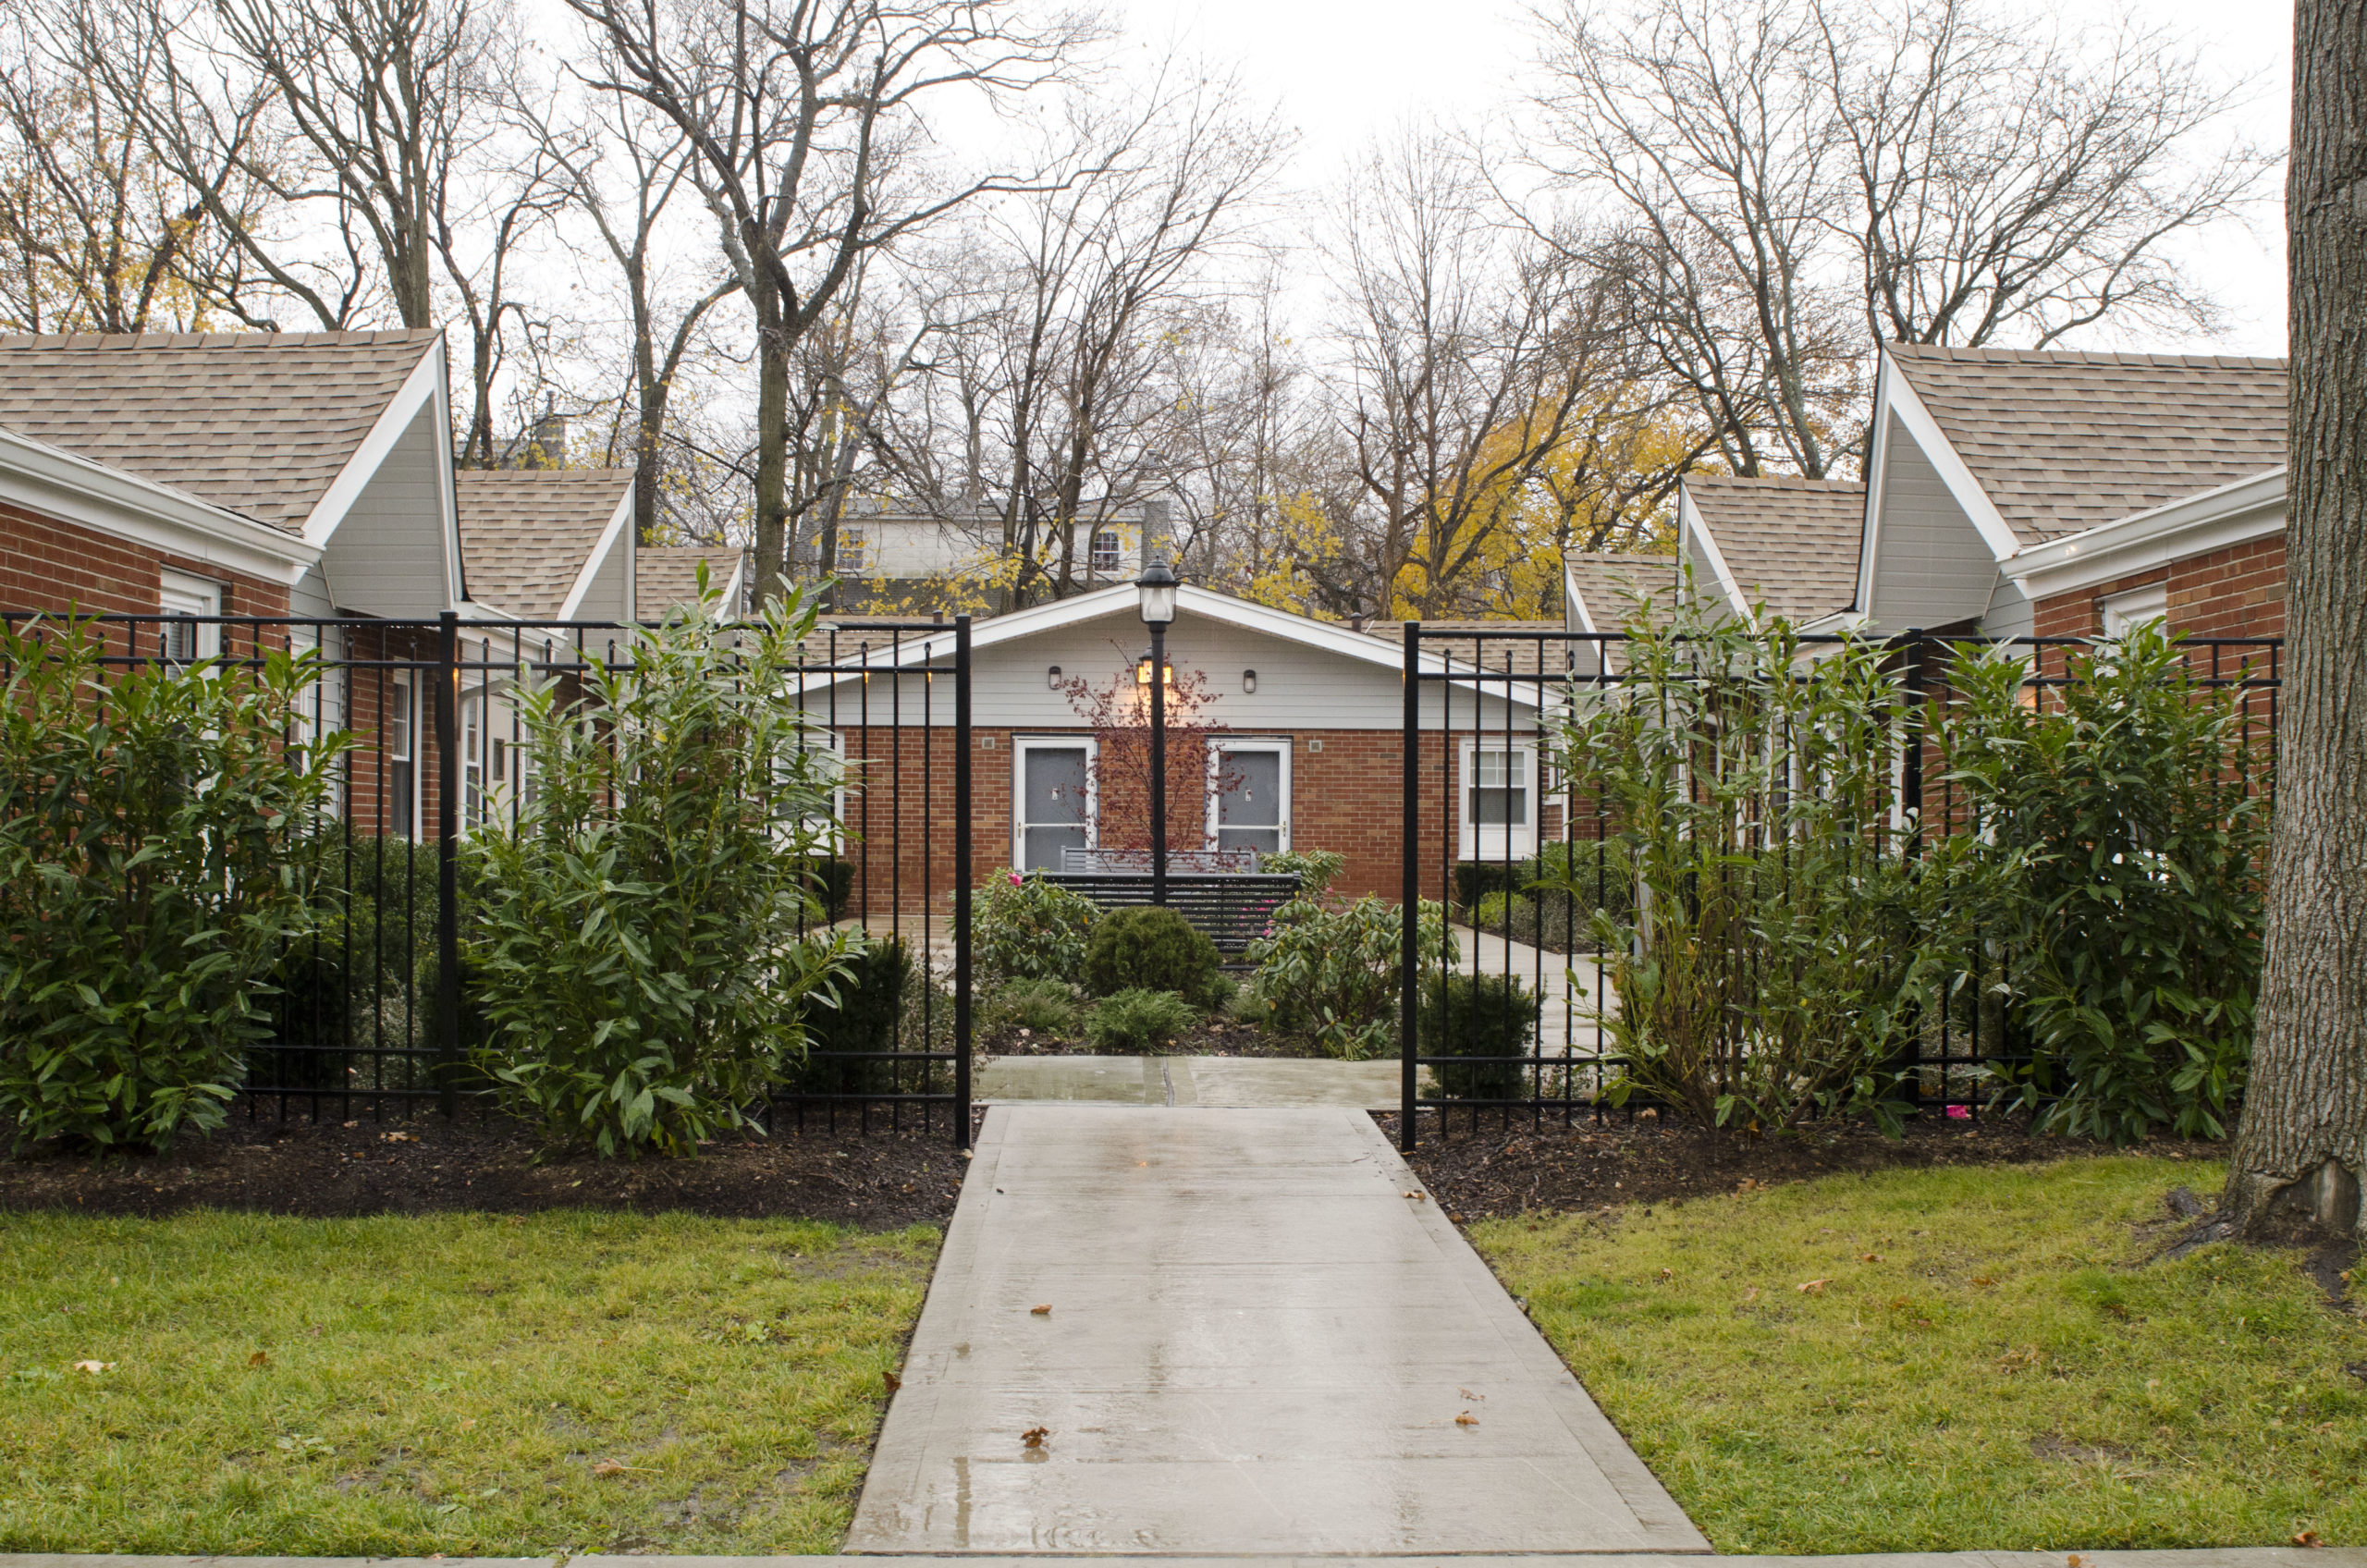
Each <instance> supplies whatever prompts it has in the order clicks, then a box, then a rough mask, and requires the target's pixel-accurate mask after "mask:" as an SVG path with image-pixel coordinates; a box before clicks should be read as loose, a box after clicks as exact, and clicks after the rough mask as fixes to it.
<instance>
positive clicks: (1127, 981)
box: [1085, 906, 1224, 1006]
mask: <svg viewBox="0 0 2367 1568" xmlns="http://www.w3.org/2000/svg"><path fill="white" fill-rule="evenodd" d="M1222 962H1224V961H1223V960H1222V959H1221V958H1220V957H1219V956H1218V954H1217V945H1216V944H1215V943H1214V942H1211V941H1210V940H1208V935H1207V933H1205V932H1202V931H1199V930H1196V929H1195V928H1194V927H1193V925H1192V923H1191V922H1190V921H1188V920H1185V919H1184V917H1183V916H1182V915H1180V914H1178V913H1175V912H1174V911H1173V910H1171V909H1154V908H1150V907H1148V906H1143V907H1139V908H1134V909H1113V910H1111V911H1110V913H1107V914H1105V915H1103V916H1102V917H1101V918H1100V919H1099V920H1098V922H1096V923H1095V925H1094V927H1093V935H1092V937H1090V938H1089V939H1088V940H1087V941H1086V943H1085V989H1086V990H1087V991H1089V992H1091V993H1092V994H1093V995H1095V996H1097V997H1108V996H1115V995H1116V994H1117V993H1118V992H1120V991H1173V992H1174V993H1175V994H1176V995H1178V996H1180V997H1182V998H1184V1000H1185V1001H1188V1002H1190V1003H1192V1004H1193V1005H1194V1006H1206V1005H1208V1002H1209V1000H1210V997H1209V993H1208V987H1209V985H1210V984H1211V982H1213V981H1214V980H1215V979H1216V974H1217V970H1218V968H1219V966H1220V965H1221V964H1222Z"/></svg>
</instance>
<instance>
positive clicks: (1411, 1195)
mask: <svg viewBox="0 0 2367 1568" xmlns="http://www.w3.org/2000/svg"><path fill="white" fill-rule="evenodd" d="M1405 1195H1406V1196H1407V1197H1409V1198H1412V1199H1413V1200H1414V1201H1415V1202H1416V1203H1419V1202H1421V1201H1422V1199H1423V1197H1424V1195H1425V1194H1421V1193H1407V1194H1405Z"/></svg>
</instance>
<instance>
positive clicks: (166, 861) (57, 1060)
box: [0, 620, 347, 1147]
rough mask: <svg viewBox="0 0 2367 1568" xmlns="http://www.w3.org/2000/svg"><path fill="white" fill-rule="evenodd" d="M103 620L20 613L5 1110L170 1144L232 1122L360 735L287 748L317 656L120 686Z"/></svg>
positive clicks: (10, 651)
mask: <svg viewBox="0 0 2367 1568" xmlns="http://www.w3.org/2000/svg"><path fill="white" fill-rule="evenodd" d="M104 653H105V642H104V634H103V632H102V631H100V630H99V629H98V628H97V627H96V626H94V625H93V624H92V623H90V622H87V621H70V620H69V621H42V620H36V621H34V622H32V623H31V625H30V626H29V627H26V628H24V629H21V630H19V629H10V628H6V627H0V665H5V666H6V681H5V688H0V1117H5V1118H6V1120H7V1121H8V1122H9V1124H10V1125H11V1126H12V1128H13V1130H14V1133H15V1136H16V1141H17V1143H18V1145H20V1146H21V1145H24V1144H27V1143H31V1142H32V1141H35V1140H38V1139H43V1138H51V1137H59V1138H66V1139H69V1140H73V1141H76V1142H80V1143H86V1144H94V1145H126V1144H133V1145H149V1146H153V1147H162V1146H164V1145H166V1144H169V1143H170V1142H171V1141H172V1139H173V1136H174V1134H175V1133H178V1132H179V1131H180V1130H181V1129H182V1128H184V1127H191V1128H196V1129H198V1130H201V1131H202V1130H206V1129H210V1128H213V1127H215V1126H218V1125H220V1124H221V1121H222V1120H223V1116H224V1108H225V1107H226V1106H227V1103H228V1101H229V1100H230V1098H231V1096H232V1095H233V1094H234V1093H235V1092H236V1090H237V1087H238V1084H239V1078H240V1072H241V1068H242V1059H243V1056H244V1053H245V1052H246V1050H247V1048H248V1047H250V1046H251V1045H253V1044H255V1043H256V1042H258V1041H260V1040H263V1039H264V1038H265V1037H267V1036H268V1035H269V1034H270V1033H271V1020H270V1010H269V1005H268V1004H269V1000H270V998H271V996H272V994H273V990H274V987H273V986H272V985H271V977H272V975H273V974H274V971H275V968H276V966H277V965H278V963H279V962H280V960H281V958H282V955H283V954H284V953H285V952H286V951H287V950H288V949H289V948H290V946H291V945H293V944H296V943H298V942H300V940H301V939H302V938H303V937H304V936H305V935H306V933H307V932H308V931H309V930H310V928H311V926H312V924H313V919H314V915H315V900H314V888H313V881H314V877H315V874H316V870H317V861H318V857H317V854H316V852H315V851H314V849H313V845H314V844H315V843H316V841H317V839H316V835H315V834H314V833H313V831H312V830H313V827H314V826H315V824H316V822H317V820H318V818H319V817H320V815H321V814H322V812H323V810H324V808H325V806H326V804H327V803H328V802H329V801H330V798H331V790H332V787H333V784H334V781H335V778H336V773H337V766H338V764H337V759H338V758H339V757H340V756H341V755H342V754H343V753H344V751H345V750H346V746H347V741H346V738H345V737H344V736H342V735H339V734H331V735H325V736H319V737H313V738H311V739H310V740H309V741H308V743H307V744H306V745H305V746H303V747H301V748H294V747H291V746H289V745H288V737H289V736H290V735H291V734H292V733H293V732H294V731H295V729H296V721H297V718H298V717H299V715H300V713H301V712H302V711H303V710H304V704H305V701H306V693H307V692H309V691H310V689H311V688H312V687H313V684H314V683H315V682H316V681H317V680H319V678H320V666H319V662H318V656H317V655H312V654H307V655H302V656H300V657H293V658H291V657H290V656H289V655H287V654H285V653H275V654H271V655H267V656H265V657H264V659H262V660H261V661H260V664H259V665H256V666H249V665H243V664H242V665H235V666H232V665H222V664H218V663H215V662H214V661H207V662H205V663H202V664H200V665H197V666H196V667H194V668H178V669H177V668H171V667H168V666H166V665H162V664H148V665H143V666H140V667H137V668H130V669H126V670H121V671H118V672H116V673H114V674H113V675H112V676H111V677H110V678H108V679H106V680H104V684H103V681H102V675H103V670H104V667H103V665H102V663H101V660H102V658H103V656H104Z"/></svg>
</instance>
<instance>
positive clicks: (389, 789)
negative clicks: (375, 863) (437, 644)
mask: <svg viewBox="0 0 2367 1568" xmlns="http://www.w3.org/2000/svg"><path fill="white" fill-rule="evenodd" d="M411 695H412V692H411V672H410V671H409V670H397V671H396V672H395V673H394V675H393V677H392V678H391V679H390V680H389V682H388V684H387V686H386V814H385V815H386V832H387V834H388V835H389V836H390V837H393V838H397V839H411V838H416V837H418V827H417V824H416V821H415V818H416V815H417V806H418V801H419V789H418V782H417V774H416V773H415V772H414V771H413V768H412V766H411V731H412V729H414V728H415V720H416V718H417V717H418V716H417V714H416V713H415V712H414V711H413V709H412V705H411Z"/></svg>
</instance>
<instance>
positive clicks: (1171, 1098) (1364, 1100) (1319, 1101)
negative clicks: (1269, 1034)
mask: <svg viewBox="0 0 2367 1568" xmlns="http://www.w3.org/2000/svg"><path fill="white" fill-rule="evenodd" d="M1403 1071H1404V1070H1403V1068H1401V1067H1400V1066H1399V1064H1398V1061H1397V1059H1396V1058H1395V1057H1390V1058H1388V1059H1386V1060H1380V1061H1326V1060H1318V1059H1311V1058H1294V1057H1267V1056H1000V1057H996V1058H995V1059H994V1060H991V1061H989V1062H988V1063H987V1067H986V1070H985V1071H984V1072H980V1073H979V1074H978V1081H977V1084H976V1086H975V1090H974V1091H973V1092H974V1093H975V1096H976V1097H977V1099H978V1100H979V1101H980V1102H981V1103H982V1104H986V1105H1022V1104H1028V1103H1031V1102H1036V1101H1045V1100H1052V1101H1088V1102H1099V1103H1102V1104H1116V1105H1157V1106H1174V1105H1181V1106H1234V1107H1244V1108H1250V1107H1255V1108H1266V1109H1276V1108H1284V1107H1309V1106H1336V1107H1339V1108H1341V1109H1349V1110H1395V1109H1397V1106H1398V1084H1399V1082H1400V1079H1399V1074H1400V1073H1401V1072H1403Z"/></svg>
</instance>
